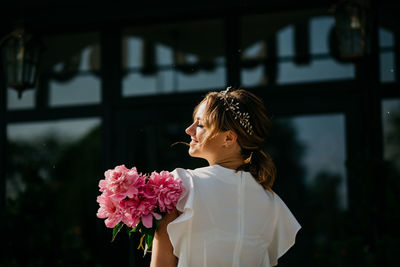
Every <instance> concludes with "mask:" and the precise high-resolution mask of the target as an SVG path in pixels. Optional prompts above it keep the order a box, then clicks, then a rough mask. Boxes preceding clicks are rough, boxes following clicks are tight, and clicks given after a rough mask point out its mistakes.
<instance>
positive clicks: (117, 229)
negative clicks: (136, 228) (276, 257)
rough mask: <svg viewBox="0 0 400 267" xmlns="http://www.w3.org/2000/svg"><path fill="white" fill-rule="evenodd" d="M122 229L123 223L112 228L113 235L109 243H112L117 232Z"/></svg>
mask: <svg viewBox="0 0 400 267" xmlns="http://www.w3.org/2000/svg"><path fill="white" fill-rule="evenodd" d="M122 227H124V223H123V222H120V223H118V224H117V225H116V226H115V227H114V229H113V233H112V239H111V242H114V240H115V237H116V236H117V234H118V233H119V231H121V229H122Z"/></svg>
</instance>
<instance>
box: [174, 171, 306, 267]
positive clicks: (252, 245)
mask: <svg viewBox="0 0 400 267" xmlns="http://www.w3.org/2000/svg"><path fill="white" fill-rule="evenodd" d="M173 174H174V175H175V176H177V177H179V178H180V179H182V181H183V184H184V186H185V187H186V192H185V194H184V195H183V196H182V197H181V199H180V200H179V202H178V205H177V209H178V210H179V211H181V212H183V213H182V214H181V215H180V216H179V217H178V218H176V219H175V220H174V221H172V222H171V223H170V224H168V226H167V232H168V235H169V237H170V240H171V243H172V246H173V248H174V254H175V256H177V257H178V258H179V261H178V266H179V267H189V266H190V267H196V266H202V267H203V266H209V267H214V266H235V267H236V266H246V267H253V266H268V267H269V266H275V265H277V264H278V258H279V257H281V256H282V255H283V254H284V253H285V252H286V251H287V250H288V249H289V248H290V247H291V246H293V244H294V242H295V237H296V233H297V231H298V230H299V229H300V228H301V227H300V225H299V223H298V222H297V221H296V219H295V218H294V216H293V214H292V213H291V212H290V210H289V209H288V208H287V206H286V205H285V203H284V202H283V201H282V200H281V199H280V198H279V196H278V195H277V194H276V193H272V192H269V191H266V190H264V189H263V188H262V186H261V185H259V184H258V183H257V182H256V181H255V179H254V178H253V176H252V175H251V174H250V173H249V172H243V171H239V172H235V171H234V170H232V169H227V168H224V167H222V166H220V165H213V166H209V167H204V168H200V169H195V170H184V169H175V170H174V171H173Z"/></svg>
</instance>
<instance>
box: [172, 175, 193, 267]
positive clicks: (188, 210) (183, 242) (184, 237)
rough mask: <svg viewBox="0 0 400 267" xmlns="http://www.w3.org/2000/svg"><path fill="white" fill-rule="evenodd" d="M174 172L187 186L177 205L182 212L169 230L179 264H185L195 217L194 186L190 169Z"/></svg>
mask: <svg viewBox="0 0 400 267" xmlns="http://www.w3.org/2000/svg"><path fill="white" fill-rule="evenodd" d="M172 174H173V175H174V176H175V177H176V178H179V179H181V180H182V182H183V186H184V187H185V192H184V194H183V195H182V196H181V197H180V199H179V201H178V204H177V206H176V208H177V210H179V211H181V212H182V214H181V215H180V216H179V217H178V218H176V219H175V220H174V221H172V222H171V223H169V224H168V226H167V232H168V235H169V238H170V240H171V243H172V246H173V248H174V255H175V256H177V257H178V258H179V263H180V264H179V265H181V264H184V261H185V259H184V257H183V256H184V255H187V252H189V249H190V248H189V247H188V246H189V245H190V235H188V234H187V233H190V232H191V225H192V219H193V202H194V188H193V178H192V176H191V173H190V171H188V170H185V169H180V168H177V169H175V170H174V171H173V172H172ZM182 266H185V265H182Z"/></svg>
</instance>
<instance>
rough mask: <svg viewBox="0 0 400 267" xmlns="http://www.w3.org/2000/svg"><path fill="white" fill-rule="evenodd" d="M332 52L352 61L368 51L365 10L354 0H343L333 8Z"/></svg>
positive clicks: (344, 59) (340, 58)
mask: <svg viewBox="0 0 400 267" xmlns="http://www.w3.org/2000/svg"><path fill="white" fill-rule="evenodd" d="M335 22H336V23H335V26H334V31H333V35H334V36H332V37H333V44H332V45H331V49H332V50H333V51H332V53H333V54H334V56H335V57H336V58H338V59H339V60H341V61H354V60H357V59H361V58H363V57H364V56H365V55H366V54H367V53H368V52H369V40H368V27H367V26H368V24H367V10H366V8H365V7H364V6H363V5H361V4H360V2H357V1H356V0H352V1H350V0H345V1H341V2H339V3H338V4H337V6H336V8H335Z"/></svg>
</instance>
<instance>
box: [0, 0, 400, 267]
mask: <svg viewBox="0 0 400 267" xmlns="http://www.w3.org/2000/svg"><path fill="white" fill-rule="evenodd" d="M399 11H400V5H399V3H398V1H395V0H381V1H373V0H351V1H334V0H330V1H328V0H319V1H311V0H304V1H301V2H299V1H292V0H280V1H275V0H270V1H262V2H261V1H260V2H258V1H251V0H248V1H245V0H242V1H234V0H233V1H229V2H228V3H224V2H219V3H218V2H215V1H214V2H213V3H207V1H202V2H193V3H192V2H191V3H187V4H185V5H182V4H178V3H174V1H172V2H171V1H169V3H168V5H166V4H164V5H158V4H156V3H152V4H145V3H143V4H141V5H134V4H124V5H122V4H121V5H99V4H98V3H96V4H95V5H89V4H85V3H74V1H72V2H71V1H68V3H65V4H62V3H60V4H59V5H55V4H52V5H49V4H47V3H45V1H34V3H33V2H31V1H22V0H21V1H15V2H14V4H12V5H11V4H8V5H6V6H4V7H2V12H1V13H2V15H1V16H0V46H1V56H0V57H1V58H0V59H1V67H0V71H1V72H0V181H1V183H0V209H1V220H0V227H1V232H2V238H1V240H2V243H3V245H2V247H3V249H2V250H1V252H0V266H148V264H149V257H148V256H146V257H143V256H142V255H143V253H142V251H140V250H137V248H136V246H137V244H138V236H134V237H133V238H132V239H129V238H128V237H127V235H125V234H124V233H121V234H120V235H119V236H118V238H117V240H116V241H115V242H113V243H111V242H110V241H111V229H107V228H106V227H105V225H104V221H103V220H100V219H98V218H97V217H96V212H97V209H98V204H97V203H96V197H97V195H99V192H98V182H99V180H100V179H103V177H104V171H105V170H107V169H110V168H113V167H114V166H116V165H119V164H125V165H126V166H127V167H129V168H130V167H133V166H137V168H138V169H139V170H140V171H143V172H151V171H153V170H170V171H171V170H173V169H174V168H176V167H183V168H196V167H202V166H205V165H206V162H205V161H202V160H198V159H192V158H190V157H189V156H188V154H187V148H186V147H185V146H183V145H182V146H180V145H177V146H174V147H171V144H172V143H174V142H177V141H188V140H189V138H188V137H187V136H186V134H185V133H184V130H185V128H186V127H187V126H188V125H189V124H190V123H191V120H192V119H191V116H192V110H193V108H194V106H195V105H196V104H197V103H198V102H199V101H200V100H201V99H202V97H203V96H204V95H205V94H206V92H208V91H210V90H215V91H220V90H223V89H225V88H226V87H227V86H234V87H241V88H244V89H247V90H250V91H252V92H254V93H255V94H257V95H258V96H260V97H262V98H263V99H264V102H265V105H266V107H267V110H268V111H269V115H270V117H271V118H272V126H271V131H270V136H269V139H268V141H267V144H266V146H265V150H266V151H267V152H269V153H270V154H271V155H272V157H273V159H274V161H275V163H276V165H277V170H278V173H277V179H276V183H275V185H274V188H273V189H274V190H275V191H276V192H277V193H278V194H279V195H280V196H281V197H282V198H283V199H284V200H285V202H286V203H287V205H288V206H289V207H290V209H291V210H292V212H293V213H294V215H295V216H296V218H297V219H298V220H299V222H300V224H301V225H302V229H301V231H300V232H299V234H298V236H297V243H296V245H295V246H294V247H293V248H292V249H290V250H289V252H288V253H287V254H286V255H285V256H284V257H282V258H281V259H280V260H279V266H321V267H322V266H323V267H329V266H341V267H344V266H397V264H395V262H397V261H396V260H397V258H396V257H395V256H396V254H398V252H399V251H400V235H399V229H398V226H399V225H400V216H399V214H400V208H399V201H400V91H399V77H400V74H399V66H400V20H399V19H398V14H399ZM260 205H262V203H260Z"/></svg>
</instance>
